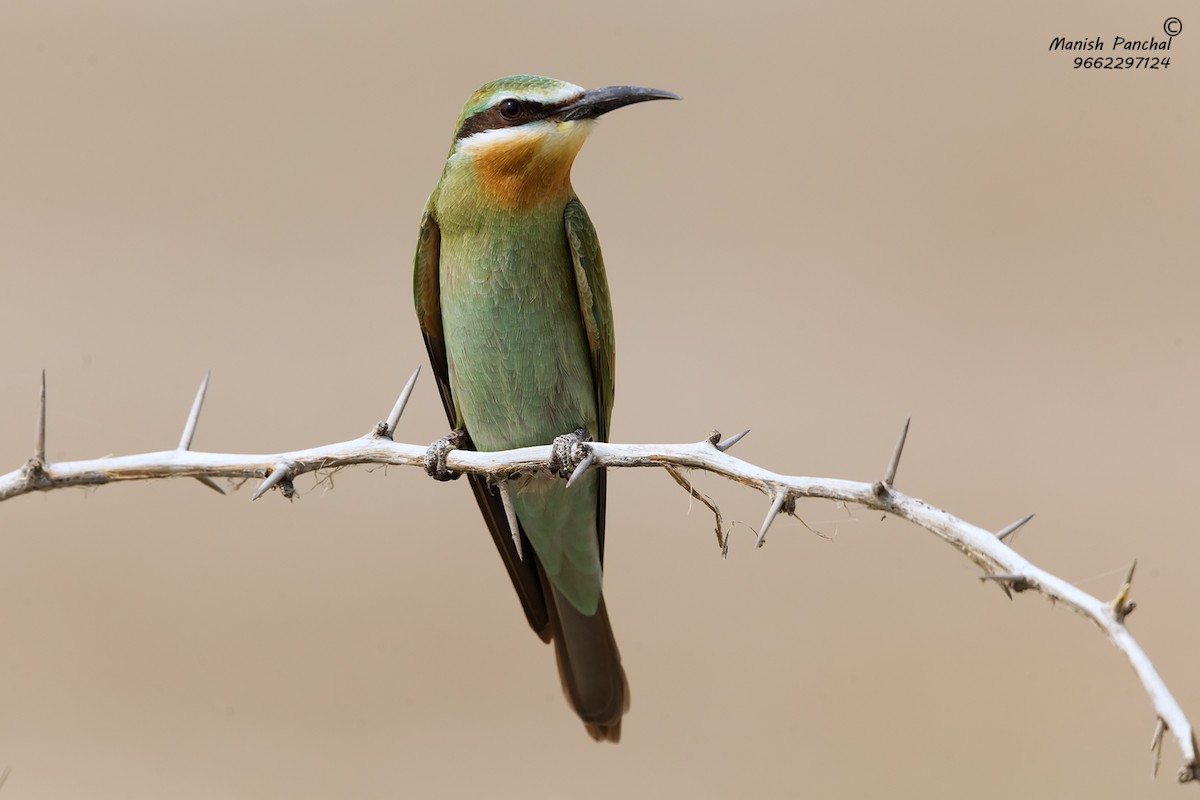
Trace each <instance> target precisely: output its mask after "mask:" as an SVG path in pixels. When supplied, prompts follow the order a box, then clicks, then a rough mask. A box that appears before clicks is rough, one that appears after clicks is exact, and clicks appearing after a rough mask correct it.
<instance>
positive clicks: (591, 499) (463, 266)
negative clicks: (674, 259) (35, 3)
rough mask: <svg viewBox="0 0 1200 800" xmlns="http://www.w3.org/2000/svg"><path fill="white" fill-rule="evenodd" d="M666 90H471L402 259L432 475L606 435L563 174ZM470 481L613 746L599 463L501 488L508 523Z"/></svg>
mask: <svg viewBox="0 0 1200 800" xmlns="http://www.w3.org/2000/svg"><path fill="white" fill-rule="evenodd" d="M667 99H671V100H677V99H679V97H678V95H676V94H674V93H672V92H667V91H663V90H659V89H648V88H644V87H639V86H608V87H604V88H599V89H584V88H582V87H580V86H576V85H575V84H572V83H568V82H566V81H561V80H556V79H553V78H547V77H543V76H538V75H511V76H508V77H505V78H500V79H498V80H494V81H491V82H490V83H487V84H484V85H483V86H481V87H480V88H479V89H478V90H476V91H475V92H474V93H473V94H472V95H471V96H470V99H468V100H467V102H466V105H465V106H464V107H463V110H462V113H461V114H460V115H459V118H458V121H457V122H456V123H455V133H454V141H453V143H452V145H451V147H450V153H449V155H448V157H447V158H446V163H445V166H444V168H443V170H442V174H441V178H440V180H439V181H438V183H437V186H436V187H435V188H434V190H433V192H432V193H431V194H430V195H429V199H428V201H427V202H426V205H425V209H424V212H423V213H422V216H421V225H420V231H419V234H418V237H417V251H416V256H415V258H414V267H413V298H414V303H415V306H416V313H417V319H418V322H419V325H420V328H421V333H422V336H423V337H424V340H425V345H426V349H427V350H428V353H429V359H430V361H431V363H432V366H433V371H434V374H435V376H436V380H437V384H438V389H439V393H440V395H441V399H442V403H443V405H444V407H445V410H446V415H447V418H448V419H449V421H450V425H451V427H452V428H453V431H452V433H450V434H448V435H447V436H445V437H442V439H439V440H438V441H437V442H434V444H433V445H431V446H430V449H429V451H428V452H427V455H426V467H427V470H428V471H429V472H430V474H431V475H433V476H434V477H437V478H439V479H442V480H447V479H452V478H455V477H458V476H457V475H456V474H453V473H449V472H448V471H447V470H446V468H445V456H446V453H447V452H448V451H449V450H451V449H453V448H456V447H460V448H468V449H476V450H481V451H494V450H507V449H510V448H517V447H527V446H534V445H545V444H547V443H549V442H551V441H554V442H555V445H556V452H559V450H558V449H557V448H558V447H559V446H562V445H564V444H566V445H569V444H570V443H571V442H573V441H583V440H587V439H592V440H595V441H607V440H608V433H609V424H610V421H611V417H612V405H613V373H614V365H615V361H614V357H615V349H614V337H613V321H612V307H611V302H610V295H609V288H608V280H607V278H606V275H605V271H604V262H603V258H602V256H601V253H600V244H599V241H598V240H597V238H596V231H595V228H594V227H593V226H592V222H591V220H590V219H589V217H588V214H587V211H585V210H584V207H583V204H582V203H580V202H579V197H578V196H577V195H576V194H575V190H574V189H573V188H572V186H571V166H572V164H573V163H574V161H575V157H576V155H577V154H578V153H579V151H580V148H581V147H582V146H583V144H584V141H585V140H586V139H587V137H588V134H589V133H591V131H592V129H593V127H594V125H595V121H596V119H597V118H598V117H600V116H601V115H603V114H606V113H608V112H610V111H613V110H615V109H618V108H622V107H624V106H628V105H632V104H634V103H641V102H645V101H649V100H667ZM568 449H569V447H568ZM469 480H470V484H471V488H472V490H473V492H474V495H475V500H476V502H477V503H478V505H479V508H480V510H481V512H482V513H483V517H484V520H485V521H486V523H487V527H488V529H489V531H490V533H491V535H492V539H493V541H494V542H495V544H496V547H497V548H498V550H499V552H500V556H501V559H502V560H503V562H504V565H505V567H506V568H507V570H508V575H509V577H510V578H511V580H512V583H513V586H514V588H515V589H516V591H517V595H518V596H519V598H520V601H521V604H522V607H523V609H524V612H525V617H526V620H527V621H528V622H529V625H530V627H531V628H532V629H533V630H534V632H535V633H537V634H538V636H539V637H540V638H541V639H542V640H543V641H553V642H554V652H555V656H556V660H557V664H558V670H559V677H560V679H561V682H562V686H563V692H564V694H565V695H566V697H567V700H568V702H569V703H570V705H571V706H572V708H573V709H574V711H575V712H576V714H578V716H579V717H580V719H581V720H582V721H583V723H584V726H585V728H586V730H587V732H588V733H589V734H590V735H591V737H592V738H593V739H594V740H596V741H611V742H616V741H619V740H620V737H621V719H622V716H623V715H624V714H625V712H626V711H627V710H628V708H629V686H628V682H627V681H626V677H625V672H624V669H623V667H622V666H621V656H620V653H619V651H618V649H617V643H616V639H615V638H614V636H613V631H612V626H611V624H610V622H609V616H608V610H607V608H606V606H605V602H604V597H603V592H602V586H601V584H602V572H603V570H602V562H603V552H604V523H605V496H606V482H605V474H604V470H603V469H602V468H593V469H590V470H587V471H586V472H584V473H583V474H582V475H580V476H578V477H577V478H576V480H575V481H574V483H573V484H572V485H571V486H569V487H568V486H567V483H566V482H565V481H564V480H562V479H561V478H560V477H558V476H554V475H551V474H549V473H545V472H543V473H537V474H530V475H523V476H519V477H516V478H514V479H512V480H510V481H508V484H509V485H510V491H511V500H512V508H513V510H514V511H515V516H516V519H517V520H518V525H519V528H520V530H519V532H513V531H511V530H510V529H509V524H508V517H507V516H506V512H505V508H504V503H503V498H502V497H501V495H500V493H499V492H498V490H497V487H495V486H493V485H491V484H489V482H488V480H487V479H486V478H484V477H481V476H478V475H471V476H470V478H469Z"/></svg>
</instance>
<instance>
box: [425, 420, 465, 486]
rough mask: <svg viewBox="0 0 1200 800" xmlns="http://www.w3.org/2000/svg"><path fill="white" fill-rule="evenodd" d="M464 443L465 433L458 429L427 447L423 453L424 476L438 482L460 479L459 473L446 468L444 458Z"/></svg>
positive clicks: (460, 474)
mask: <svg viewBox="0 0 1200 800" xmlns="http://www.w3.org/2000/svg"><path fill="white" fill-rule="evenodd" d="M466 443H467V432H466V431H465V430H463V429H461V428H460V429H458V430H456V431H450V432H449V433H447V434H446V435H445V436H443V437H442V438H440V439H438V440H437V441H435V442H434V443H433V444H431V445H429V448H428V449H427V450H426V451H425V474H427V475H428V476H429V477H431V478H433V479H434V480H438V481H455V480H458V479H459V478H460V477H462V473H461V472H452V471H451V470H450V469H449V468H447V467H446V456H447V455H449V454H450V451H451V450H457V449H459V448H460V447H462V446H464V445H465V444H466Z"/></svg>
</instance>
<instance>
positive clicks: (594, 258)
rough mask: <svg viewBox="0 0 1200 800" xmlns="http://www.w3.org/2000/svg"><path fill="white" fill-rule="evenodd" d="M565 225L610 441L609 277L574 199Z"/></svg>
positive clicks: (602, 436)
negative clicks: (606, 275)
mask: <svg viewBox="0 0 1200 800" xmlns="http://www.w3.org/2000/svg"><path fill="white" fill-rule="evenodd" d="M563 223H564V225H565V226H566V230H567V243H568V244H569V245H570V247H571V261H572V263H573V264H574V266H575V288H576V290H577V292H578V294H579V313H580V315H581V316H582V318H583V327H584V330H585V331H586V333H587V340H588V351H589V352H590V354H591V357H592V381H593V382H594V383H595V385H596V411H597V424H598V426H599V428H600V430H598V431H597V437H596V438H598V439H599V440H600V441H602V442H607V441H608V427H609V422H610V420H611V419H612V406H613V377H614V373H615V370H616V345H615V341H614V338H613V318H612V301H611V300H610V298H609V294H608V278H607V277H605V274H604V257H603V256H601V254H600V241H599V240H598V239H597V238H596V229H595V228H594V227H592V221H591V219H589V218H588V213H587V211H586V210H585V209H584V207H583V203H580V202H579V198H573V199H572V200H571V201H570V202H568V203H567V208H566V210H565V211H564V212H563ZM606 484H607V481H606V480H605V475H604V471H603V470H601V471H600V496H599V499H598V503H599V508H598V509H597V517H596V535H597V536H598V537H599V539H600V553H601V556H602V557H603V554H604V505H605V503H604V499H605V493H606V491H605V490H606Z"/></svg>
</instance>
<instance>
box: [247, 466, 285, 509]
mask: <svg viewBox="0 0 1200 800" xmlns="http://www.w3.org/2000/svg"><path fill="white" fill-rule="evenodd" d="M287 474H288V465H287V464H276V465H275V470H274V471H273V472H272V473H271V474H270V475H268V476H267V478H266V480H264V481H263V482H262V483H260V484H259V485H258V488H257V489H256V490H255V491H254V496H253V497H251V498H250V500H251V501H254V500H257V499H258V498H260V497H262V496H263V494H264V493H266V491H267V489H270V488H271V487H272V486H274V485H275V484H277V483H279V482H280V481H281V480H283V479H284V478H286V477H287Z"/></svg>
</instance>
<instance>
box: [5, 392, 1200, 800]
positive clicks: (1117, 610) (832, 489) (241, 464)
mask: <svg viewBox="0 0 1200 800" xmlns="http://www.w3.org/2000/svg"><path fill="white" fill-rule="evenodd" d="M415 380H416V373H414V374H413V377H412V378H410V379H409V382H408V384H407V385H406V386H405V388H404V391H403V392H402V393H401V396H400V399H399V400H397V402H396V405H395V407H394V408H393V409H392V413H391V414H390V415H389V416H388V419H387V421H386V422H382V423H379V424H377V425H376V426H375V427H374V428H373V429H372V430H371V432H369V433H367V434H366V435H365V436H362V437H360V438H358V439H352V440H349V441H346V442H339V443H337V444H330V445H324V446H321V447H314V448H309V449H307V450H294V451H292V452H288V453H272V454H261V455H246V454H232V453H203V452H196V451H193V450H190V449H189V447H188V446H189V445H190V444H191V438H192V434H193V433H194V432H195V422H196V419H197V417H198V415H199V411H200V406H201V403H202V399H203V394H204V389H205V387H206V386H207V378H206V379H205V381H204V383H203V384H202V385H201V390H200V392H199V393H198V394H197V398H196V401H195V402H194V403H193V409H192V413H191V414H190V415H189V417H188V423H187V426H186V427H185V429H184V436H183V438H182V439H181V440H180V446H179V447H178V448H177V449H174V450H165V451H161V452H156V453H140V454H136V455H128V456H114V457H109V458H99V459H92V460H88V461H64V462H61V463H53V464H52V463H47V462H46V457H45V413H46V411H45V409H46V401H45V384H44V382H43V388H42V392H41V399H40V403H39V410H38V425H37V435H36V437H35V445H34V455H33V457H32V458H31V459H29V461H27V462H26V463H25V465H24V466H22V467H21V468H20V469H17V470H14V471H13V472H10V473H8V474H6V475H0V500H7V499H9V498H12V497H16V496H18V495H22V494H27V493H29V492H35V491H50V490H53V489H61V488H65V487H68V486H98V485H102V484H106V483H111V482H114V481H128V480H150V479H156V478H170V477H180V476H188V477H195V478H208V479H212V478H242V479H246V478H254V477H257V478H265V480H263V482H262V484H260V485H259V487H258V489H257V490H256V491H255V492H254V496H253V498H252V499H254V498H258V497H260V496H262V495H263V494H264V493H265V492H267V491H268V490H269V489H271V488H272V487H273V486H278V487H279V488H280V489H281V490H282V491H283V493H284V495H285V496H287V497H291V496H292V495H293V494H294V491H295V490H294V488H293V486H292V482H293V481H295V479H296V478H297V477H298V476H300V475H303V474H304V473H306V472H313V471H318V470H326V469H333V468H337V467H343V466H349V465H352V464H382V465H397V466H412V467H419V468H421V469H425V454H426V450H427V449H428V448H427V447H424V446H420V445H414V444H403V443H400V442H395V441H393V440H392V435H393V434H394V432H395V430H396V425H397V424H398V422H399V417H400V414H401V412H402V411H403V410H404V404H405V402H406V401H407V399H408V396H409V394H411V392H412V386H413V384H414V382H415ZM907 433H908V423H905V426H904V430H903V431H902V432H901V435H900V438H899V441H898V442H897V443H896V447H895V449H894V450H893V452H892V457H891V459H890V460H889V463H888V466H887V469H886V470H885V472H884V477H883V480H880V481H876V482H875V483H861V482H858V481H847V480H838V479H834V478H809V477H801V476H795V475H781V474H779V473H775V472H771V471H769V470H765V469H762V468H761V467H758V466H755V465H754V464H751V463H749V462H747V461H743V460H741V459H739V458H736V457H734V456H731V455H729V454H728V453H726V452H724V451H725V450H727V449H728V448H729V447H731V446H732V445H733V444H735V443H736V442H737V441H738V440H739V439H740V438H741V437H742V436H744V435H745V433H742V434H738V435H737V436H733V437H730V438H729V439H726V440H724V441H722V440H721V436H720V434H719V433H716V432H714V433H713V435H712V436H711V437H710V438H708V439H704V440H702V441H699V442H695V443H692V444H613V443H609V442H588V443H587V448H586V451H587V453H588V454H589V455H588V456H586V457H585V459H584V464H581V465H580V466H579V467H578V468H577V471H576V474H577V475H578V474H582V472H583V471H584V470H586V469H588V468H616V467H663V468H666V469H667V470H668V472H669V473H670V474H671V475H672V477H674V478H675V479H676V481H678V482H680V485H682V486H684V488H685V489H687V490H688V491H689V492H690V493H691V494H692V495H693V496H697V493H696V492H695V490H694V489H692V488H691V485H690V483H687V482H686V481H681V480H680V478H681V472H680V471H681V470H686V469H699V470H706V471H708V472H712V473H714V474H716V475H720V476H721V477H724V478H727V479H729V480H732V481H735V482H737V483H741V484H743V485H745V486H749V487H752V488H754V489H757V490H759V491H761V492H763V493H765V494H766V495H767V496H768V497H770V498H771V506H770V509H769V510H768V512H767V515H766V517H765V519H764V520H763V525H762V527H761V529H760V530H759V533H758V538H757V541H756V544H757V545H760V546H761V545H762V544H763V542H764V541H765V537H766V534H767V530H768V529H769V528H770V526H771V523H772V522H773V521H774V519H775V517H776V516H778V514H779V512H780V511H781V510H786V511H788V512H791V511H792V508H793V507H794V503H795V500H796V498H800V497H811V498H824V499H827V500H834V501H836V502H839V503H856V504H858V505H861V506H863V507H865V508H868V509H871V510H874V511H881V512H886V513H888V514H892V515H894V516H897V517H901V518H903V519H906V520H908V521H909V522H912V523H913V524H915V525H918V526H920V527H922V528H924V529H926V530H928V531H930V532H931V533H933V534H934V535H935V536H937V537H939V538H940V539H942V540H943V541H946V542H948V543H949V544H951V545H953V546H954V547H956V548H957V549H958V550H960V551H961V552H962V553H963V554H964V555H965V556H966V557H967V558H969V559H970V560H971V561H973V562H975V563H976V564H977V565H979V567H980V568H981V569H982V570H983V572H984V574H983V575H981V576H980V579H981V580H992V581H996V582H998V583H999V584H1000V586H1002V587H1003V588H1004V590H1005V591H1006V592H1010V597H1011V592H1013V591H1016V592H1021V591H1036V592H1038V593H1040V594H1043V595H1045V596H1046V597H1048V598H1050V599H1051V600H1053V601H1055V602H1060V603H1064V604H1066V605H1067V606H1069V607H1071V608H1073V609H1074V610H1075V611H1077V612H1078V613H1080V614H1082V615H1083V616H1084V617H1086V618H1088V619H1089V620H1091V621H1092V622H1093V623H1095V624H1096V625H1097V627H1099V628H1100V629H1101V630H1102V631H1103V632H1104V633H1105V635H1106V636H1107V637H1108V638H1109V640H1110V641H1111V642H1112V643H1113V644H1114V645H1115V646H1116V647H1117V649H1118V650H1120V651H1121V652H1122V653H1123V654H1124V655H1125V657H1126V658H1127V659H1128V660H1129V663H1130V665H1132V667H1133V669H1134V672H1136V673H1137V676H1138V678H1139V679H1140V680H1141V682H1142V686H1143V688H1144V689H1145V690H1146V693H1147V695H1149V698H1150V702H1151V704H1152V705H1153V707H1154V711H1155V714H1156V725H1157V727H1156V728H1155V734H1154V738H1153V740H1152V749H1153V750H1154V752H1155V763H1156V764H1157V759H1158V757H1159V755H1158V754H1159V753H1160V751H1161V746H1162V738H1163V736H1164V733H1165V731H1170V732H1171V733H1172V734H1173V735H1174V737H1175V740H1176V741H1177V742H1178V744H1179V747H1180V750H1181V751H1182V753H1183V758H1184V764H1183V767H1182V768H1181V769H1180V771H1179V775H1178V778H1179V781H1180V782H1186V781H1191V780H1195V779H1197V778H1200V761H1198V759H1197V750H1198V749H1200V748H1198V746H1197V742H1196V736H1195V733H1194V731H1193V729H1192V725H1191V723H1190V722H1189V721H1188V718H1187V716H1186V715H1185V714H1184V712H1183V709H1182V708H1180V706H1179V704H1178V703H1177V702H1176V700H1175V698H1174V697H1173V696H1172V694H1171V692H1170V691H1169V690H1168V689H1167V686H1166V684H1165V683H1164V682H1163V680H1162V678H1161V677H1159V674H1158V672H1157V670H1155V668H1154V665H1153V664H1152V663H1151V661H1150V659H1149V657H1147V656H1146V653H1145V652H1144V651H1143V650H1142V648H1141V646H1140V645H1138V643H1137V642H1136V641H1135V640H1134V638H1133V636H1132V634H1130V633H1129V629H1128V628H1127V627H1126V626H1125V618H1126V617H1127V616H1128V615H1129V614H1130V613H1131V612H1132V611H1133V609H1134V608H1135V607H1136V605H1135V603H1134V602H1133V601H1132V600H1131V599H1130V597H1129V596H1130V592H1131V585H1132V581H1133V572H1134V569H1133V568H1132V567H1131V568H1130V570H1129V574H1128V576H1127V577H1126V579H1125V582H1124V584H1123V585H1122V587H1121V589H1120V591H1119V592H1118V593H1117V596H1116V598H1115V599H1113V600H1112V601H1111V602H1107V603H1106V602H1104V601H1102V600H1100V599H1098V598H1096V597H1093V596H1092V595H1090V594H1088V593H1087V592H1084V591H1083V590H1082V589H1079V588H1078V587H1076V586H1074V585H1072V584H1070V583H1067V582H1066V581H1064V580H1063V579H1062V578H1059V577H1057V576H1056V575H1053V574H1051V573H1049V572H1046V571H1045V570H1043V569H1040V568H1039V567H1036V566H1034V565H1033V564H1031V563H1030V562H1029V561H1027V560H1026V559H1025V558H1023V557H1022V556H1021V555H1020V554H1018V553H1017V552H1016V551H1015V550H1013V549H1012V548H1011V547H1009V546H1008V545H1007V544H1006V543H1005V541H1004V540H1005V539H1006V538H1008V537H1009V536H1011V534H1012V533H1014V532H1015V531H1016V530H1017V529H1018V528H1020V527H1021V526H1022V525H1024V524H1026V523H1027V522H1028V521H1029V520H1030V518H1031V517H1032V515H1029V516H1027V517H1025V518H1023V519H1021V520H1018V521H1017V522H1015V523H1013V524H1011V525H1009V526H1008V527H1006V528H1004V529H1002V530H1001V531H999V532H998V533H991V532H990V531H986V530H984V529H983V528H980V527H977V526H975V525H972V524H970V523H969V522H966V521H964V520H961V519H959V518H957V517H955V516H954V515H952V514H950V513H948V512H946V511H943V510H941V509H939V508H935V507H933V506H931V505H929V504H928V503H926V502H924V501H923V500H920V499H918V498H916V497H910V496H908V495H906V494H904V493H903V492H900V491H898V490H896V489H895V487H894V485H893V484H894V481H895V477H896V469H897V467H898V465H899V461H900V455H901V453H902V451H903V449H904V442H905V438H906V436H907ZM552 455H553V450H552V447H551V445H543V446H539V447H524V448H521V449H517V450H505V451H501V452H490V453H481V452H475V451H471V450H459V449H455V450H450V451H449V452H448V453H447V455H446V468H447V469H448V470H450V471H452V472H456V473H462V472H469V473H473V474H476V475H484V476H487V477H488V478H490V479H491V480H492V481H493V482H494V483H496V484H497V485H498V486H499V487H500V492H501V497H502V498H503V499H505V500H506V502H505V515H506V516H507V517H508V523H509V526H510V527H511V528H512V529H513V534H514V538H516V539H518V540H519V534H518V529H517V525H516V515H515V513H513V511H512V502H511V497H509V490H508V486H507V481H508V479H509V478H510V477H511V476H512V475H514V474H521V473H533V472H545V471H548V470H552V467H551V459H552ZM706 505H709V507H710V508H714V506H713V505H712V504H709V503H707V502H706ZM719 525H720V522H719V517H718V531H719ZM722 545H723V549H727V546H728V541H727V537H726V541H725V542H723V543H722ZM518 546H519V545H518ZM1134 567H1136V562H1135V563H1134Z"/></svg>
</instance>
